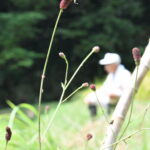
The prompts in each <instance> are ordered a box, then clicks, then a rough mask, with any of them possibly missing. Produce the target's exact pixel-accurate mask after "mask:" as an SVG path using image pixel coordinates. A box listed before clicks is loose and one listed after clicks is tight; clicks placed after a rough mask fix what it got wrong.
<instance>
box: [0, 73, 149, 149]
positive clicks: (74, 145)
mask: <svg viewBox="0 0 150 150" xmlns="http://www.w3.org/2000/svg"><path fill="white" fill-rule="evenodd" d="M149 76H150V73H149V74H148V75H147V77H146V78H145V80H144V82H143V83H142V85H141V88H140V89H139V94H137V96H136V97H135V100H134V108H133V114H132V119H131V123H130V125H129V127H128V130H127V132H126V133H125V135H124V137H125V136H127V135H130V134H132V133H134V132H135V131H138V130H139V131H140V129H141V128H150V108H149V105H150V101H149V98H150V92H149V90H150V88H149V84H150V80H149V79H150V78H149ZM98 85H99V84H98ZM88 92H89V90H88V89H87V90H83V91H81V92H79V93H78V94H76V95H75V96H74V97H73V98H72V99H71V101H68V102H65V103H63V104H62V105H61V107H60V109H59V111H58V113H57V115H56V117H55V119H54V122H53V124H52V127H51V128H50V130H49V131H48V132H47V134H46V137H47V138H45V139H44V140H43V150H96V149H99V148H100V146H101V144H102V142H103V139H104V135H105V132H106V127H107V123H106V121H105V119H104V117H103V116H102V112H101V110H100V108H99V110H98V116H97V118H95V120H91V118H90V116H89V112H88V109H87V107H86V105H85V104H84V103H83V97H84V96H85V95H86V94H87V93H88ZM9 105H10V106H11V107H12V108H13V109H7V110H6V109H5V110H3V111H0V112H1V113H0V150H3V149H4V146H5V127H6V126H7V125H9V126H11V127H12V131H13V136H12V139H11V141H10V143H9V145H8V150H38V140H37V137H38V132H37V131H38V125H37V114H38V113H37V110H36V108H35V106H32V105H29V104H20V105H18V106H15V105H13V104H11V103H10V102H9ZM56 105H57V103H47V104H43V107H42V132H43V131H44V130H45V128H46V127H47V124H48V120H49V119H50V118H51V116H52V114H53V112H54V110H55V108H56ZM146 108H147V109H146ZM128 115H129V114H128ZM109 117H111V116H109ZM127 121H128V116H127V118H126V122H125V123H124V125H123V128H122V129H124V128H125V126H126V124H127ZM88 133H91V134H92V135H93V138H92V139H91V140H90V141H89V142H88V143H87V141H86V135H87V134H88ZM149 139H150V130H142V131H141V132H139V133H138V134H135V135H134V136H131V137H130V138H128V139H126V144H125V142H120V143H119V144H118V147H117V150H150V143H149Z"/></svg>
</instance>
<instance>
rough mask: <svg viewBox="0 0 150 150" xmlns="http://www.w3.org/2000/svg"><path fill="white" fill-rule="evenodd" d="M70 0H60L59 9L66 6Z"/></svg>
mask: <svg viewBox="0 0 150 150" xmlns="http://www.w3.org/2000/svg"><path fill="white" fill-rule="evenodd" d="M71 2H72V0H61V2H60V8H61V9H66V8H68V6H69V5H70V3H71Z"/></svg>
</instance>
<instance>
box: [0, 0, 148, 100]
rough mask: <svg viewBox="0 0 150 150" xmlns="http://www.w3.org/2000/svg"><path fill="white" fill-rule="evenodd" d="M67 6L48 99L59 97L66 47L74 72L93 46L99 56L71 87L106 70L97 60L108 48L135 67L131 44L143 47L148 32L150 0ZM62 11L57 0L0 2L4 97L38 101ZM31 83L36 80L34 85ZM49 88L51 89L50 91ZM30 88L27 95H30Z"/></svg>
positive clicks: (49, 77) (49, 72) (49, 79)
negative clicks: (55, 27) (98, 50)
mask: <svg viewBox="0 0 150 150" xmlns="http://www.w3.org/2000/svg"><path fill="white" fill-rule="evenodd" d="M78 3H79V4H78V5H71V6H70V7H69V9H67V10H65V11H64V13H63V16H62V18H61V21H60V23H59V27H58V30H57V34H56V37H55V42H54V45H53V48H52V56H51V58H50V59H51V61H50V62H49V68H48V70H47V79H46V80H47V85H46V87H45V88H46V89H48V92H46V94H45V95H46V97H45V99H53V98H57V96H58V95H59V94H58V93H59V92H60V87H59V85H60V84H59V83H60V82H61V80H63V79H62V76H63V74H64V69H62V68H64V63H63V62H62V61H61V60H60V59H59V58H58V56H57V54H58V52H59V51H63V52H65V54H66V56H67V57H68V59H69V61H70V66H71V67H70V73H72V72H73V71H74V69H75V67H77V65H78V64H79V62H80V61H81V59H82V58H83V57H84V56H85V55H86V54H87V53H88V51H90V50H91V48H92V47H93V46H95V45H100V46H101V53H100V54H99V56H94V58H91V59H90V61H89V62H88V63H87V65H86V66H85V67H84V68H83V69H82V70H81V71H80V74H79V75H78V77H77V79H76V80H75V83H74V84H73V85H72V87H71V89H72V88H74V87H76V85H77V84H81V82H84V81H92V80H93V78H94V77H96V76H99V75H101V74H102V72H103V71H102V69H100V67H99V66H98V64H97V62H98V60H99V59H100V58H102V56H103V55H104V53H106V52H108V51H109V52H117V53H119V54H120V55H121V56H122V61H123V63H124V64H125V65H126V66H127V67H128V68H130V69H131V68H132V63H133V61H132V58H131V48H133V47H134V46H139V47H141V48H142V47H143V46H145V44H146V43H147V39H148V36H149V31H150V28H149V20H148V18H149V14H150V12H149V11H150V8H149V7H150V6H149V5H148V4H147V3H148V1H147V0H143V1H140V0H129V1H128V2H127V1H125V0H106V1H99V0H95V1H94V2H93V1H92V0H89V1H78ZM58 11H59V1H52V0H50V1H40V0H36V1H35V0H32V1H30V0H6V1H5V0H3V1H2V2H1V6H0V22H1V24H0V33H1V35H0V48H1V50H0V68H1V70H0V87H1V101H4V100H5V99H6V98H11V99H14V101H17V102H20V100H21V99H23V101H24V100H27V101H34V100H36V97H37V93H38V88H39V81H40V74H41V70H42V66H43V61H44V56H45V53H46V51H47V47H48V43H49V39H50V35H51V31H52V29H53V25H54V22H55V20H56V16H57V13H58ZM31 83H32V84H31ZM49 91H50V92H49ZM27 93H28V94H27Z"/></svg>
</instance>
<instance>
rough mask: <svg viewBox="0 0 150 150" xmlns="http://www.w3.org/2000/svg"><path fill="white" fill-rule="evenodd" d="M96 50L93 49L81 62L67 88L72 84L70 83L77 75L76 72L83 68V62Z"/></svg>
mask: <svg viewBox="0 0 150 150" xmlns="http://www.w3.org/2000/svg"><path fill="white" fill-rule="evenodd" d="M93 53H94V52H93V51H91V52H90V53H89V54H88V55H87V56H86V57H85V58H84V60H83V61H82V62H81V64H80V65H79V67H78V68H77V69H76V71H75V72H74V74H73V75H72V77H71V78H70V80H69V81H68V83H67V85H66V89H67V88H68V86H69V85H70V83H71V82H72V80H73V79H74V77H75V76H76V74H77V73H78V71H79V70H80V69H81V67H82V66H83V64H84V63H85V62H86V61H87V59H88V58H89V57H90V56H91V55H92V54H93Z"/></svg>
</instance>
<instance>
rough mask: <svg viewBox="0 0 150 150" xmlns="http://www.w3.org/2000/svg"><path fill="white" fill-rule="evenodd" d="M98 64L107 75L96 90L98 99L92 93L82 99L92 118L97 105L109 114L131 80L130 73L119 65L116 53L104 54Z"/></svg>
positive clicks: (119, 61) (119, 60) (118, 57)
mask: <svg viewBox="0 0 150 150" xmlns="http://www.w3.org/2000/svg"><path fill="white" fill-rule="evenodd" d="M99 64H100V65H104V70H105V71H106V72H107V74H108V75H107V77H106V80H105V81H104V83H103V85H102V86H101V87H100V88H99V89H96V94H97V97H98V99H97V98H96V95H95V93H94V92H92V93H90V94H88V95H87V96H86V97H85V99H84V102H85V103H86V104H87V105H88V108H89V111H90V115H91V116H92V117H94V116H96V115H97V106H98V105H99V104H101V106H102V107H104V108H105V109H106V112H107V114H110V113H111V111H112V110H113V109H114V107H115V106H116V104H117V102H118V99H119V98H120V97H121V95H122V94H123V92H124V90H125V89H126V88H127V87H128V84H129V82H130V78H131V73H130V72H129V71H128V70H127V69H126V68H125V67H124V66H123V65H122V64H121V58H120V56H119V55H118V54H116V53H106V54H105V55H104V58H103V59H101V60H100V61H99ZM98 101H99V102H98Z"/></svg>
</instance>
